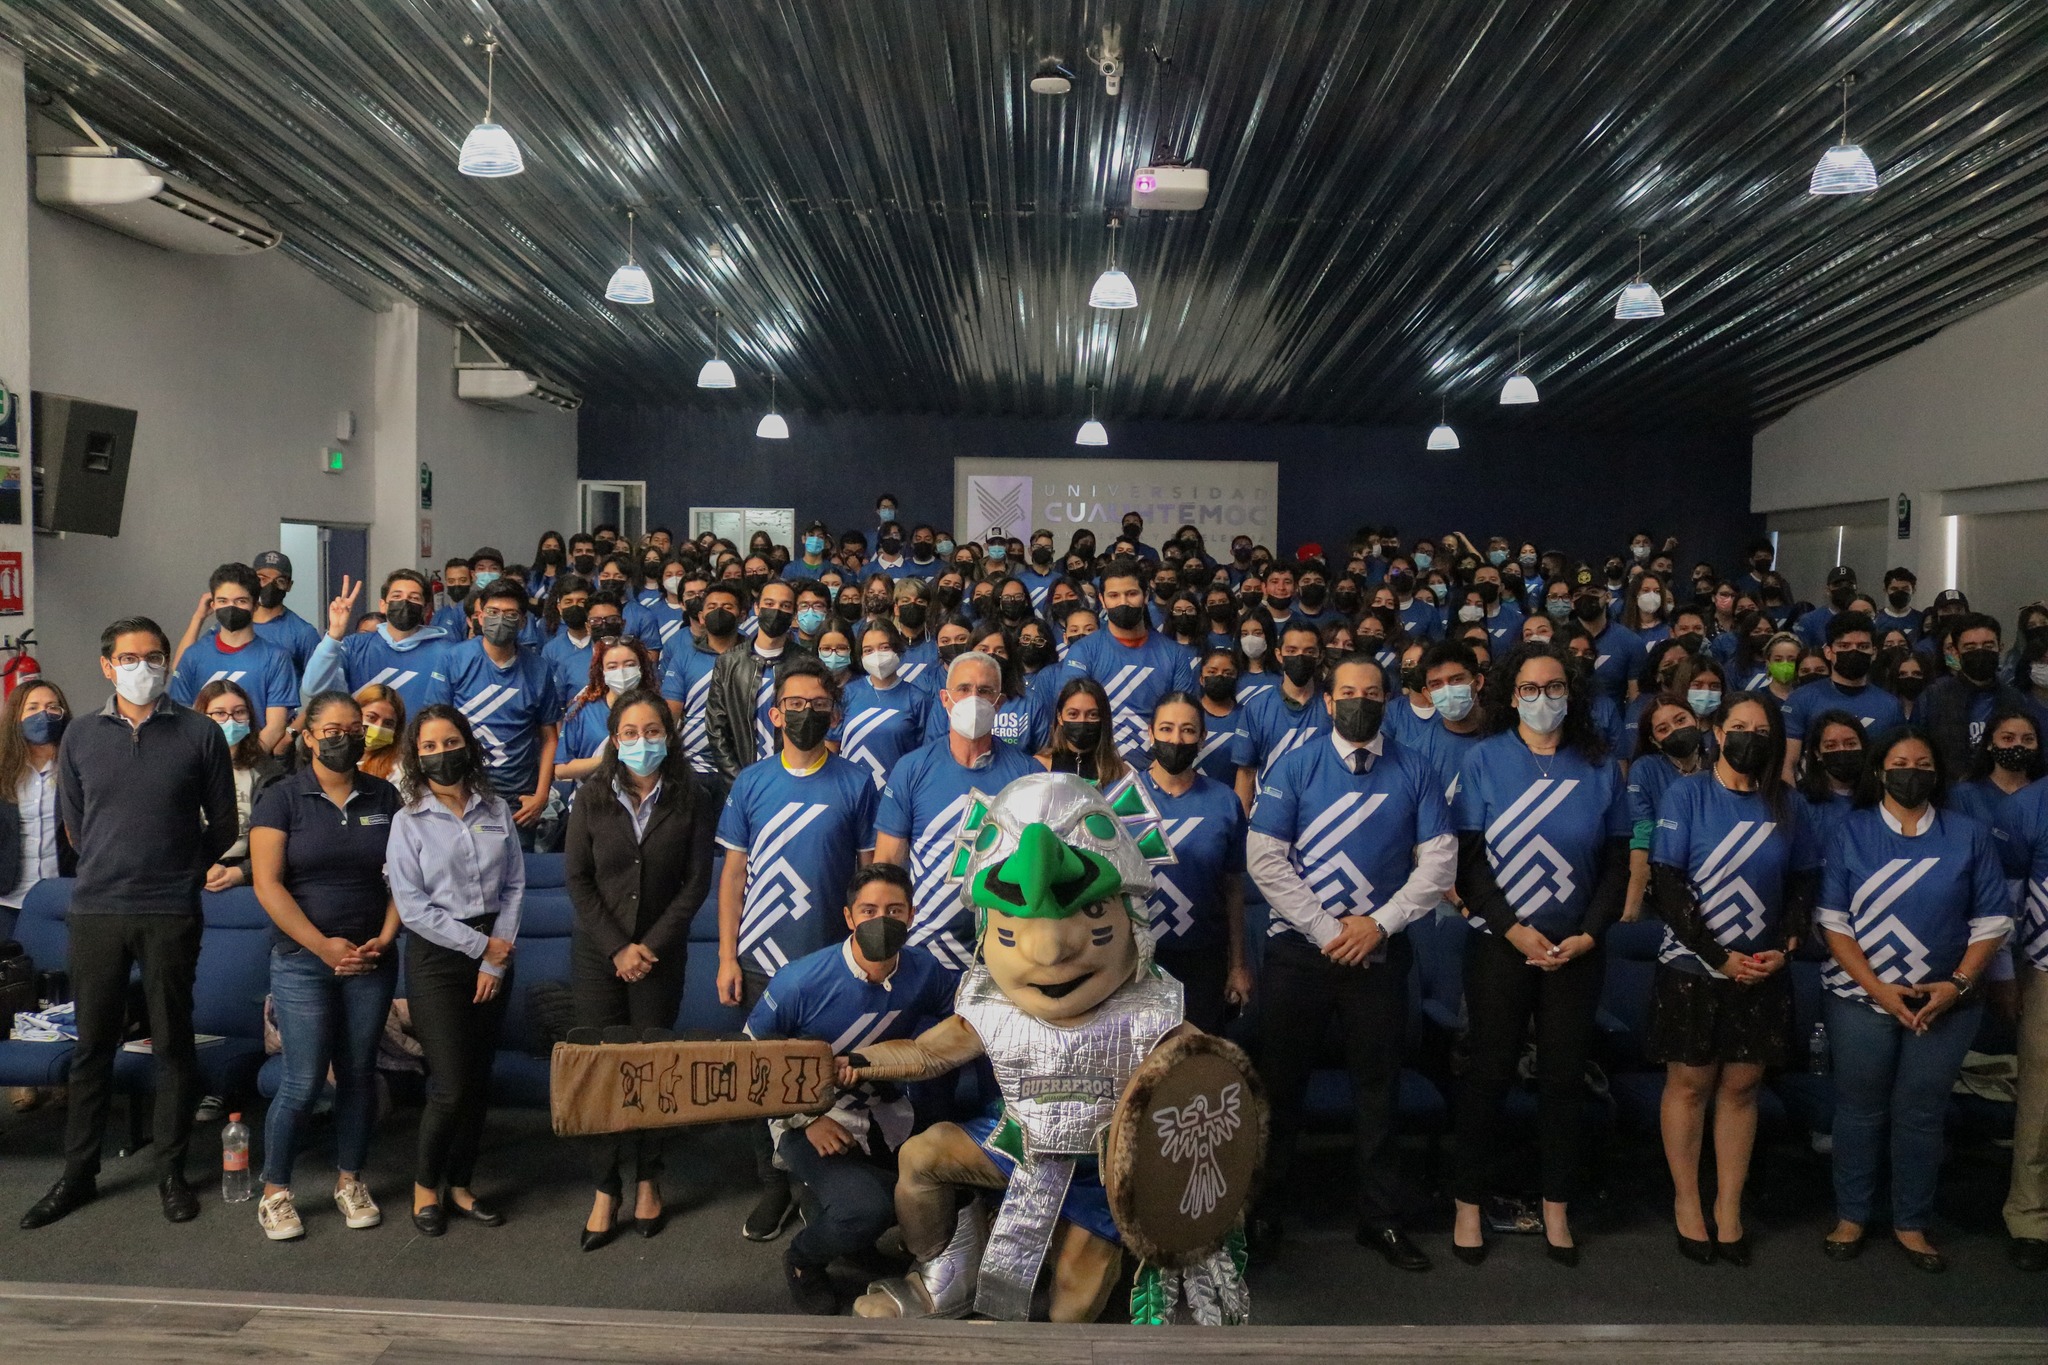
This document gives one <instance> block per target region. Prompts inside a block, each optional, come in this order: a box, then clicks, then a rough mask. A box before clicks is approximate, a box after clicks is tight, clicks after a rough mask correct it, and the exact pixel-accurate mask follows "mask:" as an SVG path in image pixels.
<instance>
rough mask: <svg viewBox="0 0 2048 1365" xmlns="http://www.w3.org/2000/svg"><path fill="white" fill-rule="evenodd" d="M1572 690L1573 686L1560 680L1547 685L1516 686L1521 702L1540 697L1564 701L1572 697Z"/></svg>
mask: <svg viewBox="0 0 2048 1365" xmlns="http://www.w3.org/2000/svg"><path fill="white" fill-rule="evenodd" d="M1571 690H1572V685H1571V684H1570V683H1568V682H1566V681H1565V680H1564V679H1562V678H1559V679H1558V680H1557V681H1555V682H1547V683H1532V682H1525V683H1517V684H1516V685H1515V696H1516V698H1517V699H1519V700H1521V701H1534V700H1536V699H1537V698H1538V697H1548V698H1550V699H1551V700H1552V701H1563V700H1564V699H1565V698H1566V697H1568V696H1570V695H1571Z"/></svg>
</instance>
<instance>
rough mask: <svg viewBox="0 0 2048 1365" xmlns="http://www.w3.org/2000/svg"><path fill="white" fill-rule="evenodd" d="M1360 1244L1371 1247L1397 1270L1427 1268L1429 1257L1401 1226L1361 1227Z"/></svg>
mask: <svg viewBox="0 0 2048 1365" xmlns="http://www.w3.org/2000/svg"><path fill="white" fill-rule="evenodd" d="M1358 1244H1359V1245H1360V1246H1362V1247H1371V1248H1372V1249H1373V1250H1374V1251H1377V1252H1378V1253H1379V1254H1380V1255H1382V1256H1384V1257H1386V1258H1387V1264H1388V1265H1390V1266H1392V1267H1394V1269H1396V1270H1427V1269H1429V1257H1428V1255H1427V1254H1426V1253H1424V1251H1423V1250H1422V1248H1421V1247H1419V1246H1417V1245H1415V1243H1414V1242H1412V1241H1410V1240H1409V1239H1408V1234H1407V1233H1405V1232H1403V1231H1401V1229H1399V1228H1363V1227H1362V1228H1360V1229H1359V1230H1358Z"/></svg>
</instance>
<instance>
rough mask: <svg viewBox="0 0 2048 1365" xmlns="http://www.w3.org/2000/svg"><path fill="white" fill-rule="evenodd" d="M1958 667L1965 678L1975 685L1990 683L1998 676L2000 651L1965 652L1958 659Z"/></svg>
mask: <svg viewBox="0 0 2048 1365" xmlns="http://www.w3.org/2000/svg"><path fill="white" fill-rule="evenodd" d="M1956 667H1958V668H1960V669H1961V670H1962V671H1963V676H1964V677H1966V678H1968V679H1969V680H1970V681H1971V682H1973V683H1988V682H1990V681H1991V680H1992V679H1993V678H1996V677H1997V676H1998V651H1997V650H1995V649H1971V650H1965V651H1964V652H1963V653H1962V654H1960V655H1958V656H1957V657H1956Z"/></svg>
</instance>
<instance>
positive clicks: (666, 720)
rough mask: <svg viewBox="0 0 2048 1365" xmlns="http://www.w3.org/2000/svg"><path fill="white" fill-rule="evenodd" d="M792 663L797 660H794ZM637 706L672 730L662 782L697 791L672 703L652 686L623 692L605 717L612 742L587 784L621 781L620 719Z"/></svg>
mask: <svg viewBox="0 0 2048 1365" xmlns="http://www.w3.org/2000/svg"><path fill="white" fill-rule="evenodd" d="M791 662H792V663H794V662H795V661H794V660H792V661H791ZM636 706H650V707H652V708H654V710H655V712H656V713H657V714H658V715H659V716H660V717H661V727H662V729H663V730H664V731H666V732H667V733H668V737H669V740H668V755H667V757H665V758H663V759H662V761H661V781H662V785H663V786H664V787H667V786H674V785H677V784H681V785H683V786H684V787H686V788H690V789H691V790H693V791H694V787H693V786H692V784H693V783H694V782H695V781H696V778H695V775H694V774H693V773H692V772H691V769H690V755H689V753H688V752H687V751H686V749H685V748H684V745H683V737H682V734H681V733H680V730H679V727H678V726H677V725H676V722H675V719H674V717H673V715H672V714H671V713H670V711H669V709H668V702H667V701H666V700H665V699H664V698H663V697H662V695H661V693H660V692H657V691H656V690H655V689H653V688H651V687H636V688H634V689H633V690H632V691H630V692H623V693H621V694H620V695H619V703H618V705H616V706H614V707H613V708H612V709H611V714H610V715H609V716H608V717H606V719H605V734H606V736H607V737H609V738H610V740H611V743H610V744H607V745H606V746H605V750H604V757H603V758H602V759H600V760H599V761H598V765H597V770H596V771H595V772H593V773H591V775H590V777H589V778H588V779H587V780H586V782H585V784H584V785H586V786H595V787H596V788H597V789H598V790H599V791H601V792H609V791H611V790H612V788H613V787H614V786H615V785H617V784H618V782H619V781H620V778H621V776H622V774H623V773H625V772H626V771H627V769H626V765H625V764H623V763H621V762H619V722H620V721H621V719H623V718H624V716H625V714H626V713H627V712H628V711H630V710H632V709H633V708H634V707H636Z"/></svg>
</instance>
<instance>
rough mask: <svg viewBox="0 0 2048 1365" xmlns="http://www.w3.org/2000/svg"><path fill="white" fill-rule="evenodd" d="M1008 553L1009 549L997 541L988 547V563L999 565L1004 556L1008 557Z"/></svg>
mask: <svg viewBox="0 0 2048 1365" xmlns="http://www.w3.org/2000/svg"><path fill="white" fill-rule="evenodd" d="M1009 553H1010V547H1009V546H1007V545H1005V544H1003V543H1002V542H1001V541H997V542H996V543H994V544H992V545H990V546H989V547H988V559H989V563H991V564H1000V563H1001V562H1002V561H1003V557H1004V556H1005V555H1008V554H1009Z"/></svg>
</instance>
